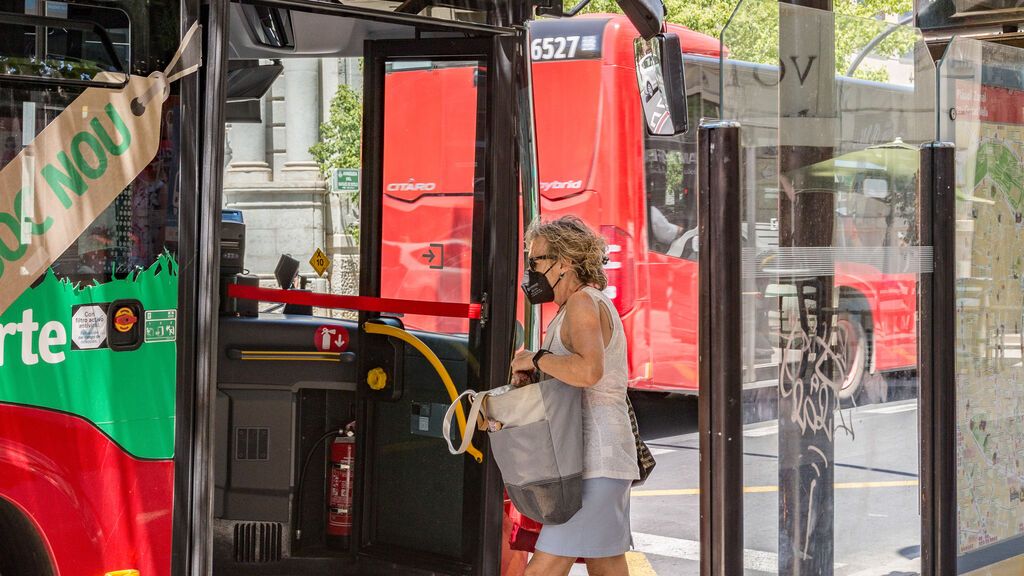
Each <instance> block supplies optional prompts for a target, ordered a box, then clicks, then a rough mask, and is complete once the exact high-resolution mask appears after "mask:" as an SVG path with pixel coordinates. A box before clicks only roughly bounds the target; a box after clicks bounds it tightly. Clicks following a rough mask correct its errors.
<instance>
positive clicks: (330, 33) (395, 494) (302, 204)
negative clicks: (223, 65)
mask: <svg viewBox="0 0 1024 576" xmlns="http://www.w3.org/2000/svg"><path fill="white" fill-rule="evenodd" d="M428 12H429V10H428ZM444 12H445V13H446V14H449V15H453V16H455V20H452V21H442V20H439V19H437V18H426V17H421V16H410V15H406V14H390V15H389V14H378V13H374V14H372V15H369V14H368V13H367V11H361V10H354V9H348V8H344V7H342V6H340V5H339V6H332V7H326V8H325V7H323V5H314V4H306V3H300V2H289V3H287V4H277V3H267V4H260V5H249V4H244V3H243V4H238V3H231V4H230V5H229V8H228V15H227V16H228V19H229V22H230V33H229V34H228V59H227V71H226V72H227V73H226V88H225V92H226V96H225V100H226V108H225V110H226V113H225V114H226V117H225V124H226V125H227V130H226V144H227V150H229V154H230V157H229V158H226V159H225V162H224V166H223V168H224V170H225V171H224V183H223V201H222V206H223V207H224V209H225V211H224V218H223V222H222V229H221V241H220V244H219V246H220V258H221V275H220V280H221V283H222V301H221V307H220V311H221V313H220V317H219V322H218V329H217V339H216V344H215V347H214V352H213V353H214V354H215V357H216V383H215V390H213V391H212V393H211V397H212V398H211V399H212V404H213V408H212V411H211V412H212V414H211V416H210V417H211V425H212V428H213V430H212V437H213V440H212V450H211V451H212V455H211V457H210V459H209V462H210V466H211V468H212V476H213V480H214V482H213V486H214V490H213V495H212V500H213V502H212V509H213V512H212V522H211V524H210V526H211V531H212V541H213V551H212V564H213V573H214V574H217V575H225V576H227V575H233V574H296V573H302V574H332V575H334V574H403V575H406V574H480V575H485V574H498V573H499V570H500V555H501V549H500V541H501V538H500V537H501V528H502V525H501V518H502V512H501V510H502V508H501V507H502V491H501V480H500V475H499V474H498V472H497V469H496V467H495V466H494V464H493V462H492V461H491V460H490V459H489V458H486V457H485V455H486V447H485V446H482V445H478V446H477V447H476V448H477V449H476V450H474V451H473V453H471V454H466V455H463V456H452V455H450V454H449V453H448V449H447V447H446V445H445V443H444V441H443V440H442V439H441V416H442V415H443V413H444V410H445V409H446V408H447V406H448V405H449V404H450V403H451V399H452V396H453V394H454V393H456V391H458V392H461V391H462V390H465V389H466V388H473V389H483V388H487V387H490V386H491V385H492V383H493V382H500V383H503V381H504V380H505V379H506V378H507V376H506V375H507V370H508V364H507V363H508V361H509V358H510V353H511V347H512V334H513V322H514V307H513V306H506V307H503V308H493V309H492V308H490V307H489V306H488V303H489V302H513V301H514V300H513V299H514V297H515V293H514V289H515V286H516V278H517V275H518V261H519V258H518V255H519V250H518V246H517V245H516V238H517V226H518V220H517V219H515V218H511V219H510V218H507V217H505V218H500V217H498V215H499V214H506V215H507V214H515V213H516V211H517V209H518V200H517V197H518V186H519V184H518V178H519V174H518V171H517V169H516V162H515V159H516V157H517V155H518V152H517V149H516V135H515V130H516V125H515V118H516V114H517V109H516V106H517V103H516V99H515V96H516V95H517V94H520V93H522V92H521V90H522V89H523V88H522V86H521V85H519V84H517V79H516V75H515V73H516V68H515V67H516V65H517V62H521V61H522V48H521V46H522V45H523V43H522V38H521V37H520V36H519V33H518V32H516V31H515V30H513V29H511V28H504V27H501V26H484V25H480V24H475V23H472V20H479V19H480V18H477V17H475V16H473V15H472V14H470V13H468V12H467V13H459V11H458V10H454V9H445V10H444ZM476 16H479V14H477V15H476ZM466 19H468V20H469V21H467V20H466ZM442 70H444V71H450V72H452V74H449V75H448V76H447V77H448V78H449V79H450V82H453V83H458V84H460V90H458V91H457V93H458V94H459V96H460V98H450V99H448V100H444V99H442V101H441V105H440V107H439V109H437V110H435V109H431V110H429V111H423V113H422V114H410V115H407V116H403V115H400V114H398V113H397V112H396V110H397V109H398V108H399V104H401V109H402V110H409V109H413V110H414V109H415V106H413V107H410V106H409V105H408V102H409V101H410V100H413V101H415V100H416V99H417V98H418V96H419V95H420V94H419V93H418V90H419V91H422V89H423V86H425V85H426V83H428V82H430V81H431V79H432V78H433V77H435V76H436V75H437V74H438V73H439V72H440V71H442ZM359 77H361V79H362V80H361V86H359V87H358V88H353V87H352V84H356V85H358V83H359V82H358V79H359ZM353 78H355V80H354V81H353ZM463 88H464V89H463ZM449 93H451V94H455V93H456V91H455V90H449ZM360 95H361V96H360ZM393 123H399V125H400V126H399V130H406V131H408V132H413V133H416V134H419V135H420V139H419V141H417V142H415V144H414V145H412V146H403V147H402V148H400V149H395V147H396V146H399V145H400V144H403V145H404V144H405V143H404V142H402V143H400V142H397V141H396V139H394V138H391V137H390V136H389V134H392V133H394V132H395V128H394V126H392V124H393ZM353 132H354V137H353ZM455 133H458V134H464V135H468V137H467V138H455V137H453V134H455ZM360 142H361V144H360ZM456 146H463V147H464V148H465V149H462V150H455V149H453V148H454V147H456ZM353 148H354V151H353ZM346 154H347V155H346ZM422 157H428V158H430V159H432V160H433V163H434V166H435V167H436V171H435V173H434V174H432V175H431V176H430V178H427V179H414V178H412V177H411V174H408V172H409V168H408V167H409V165H411V164H412V163H413V162H414V161H415V162H419V161H420V160H421V159H422ZM455 159H458V161H456V160H455ZM462 159H467V160H468V161H462ZM332 177H333V178H338V179H341V178H342V177H343V178H345V179H347V180H345V181H344V182H341V183H340V184H344V186H342V185H340V184H339V182H338V181H337V180H334V179H333V178H332ZM441 181H448V182H457V183H458V185H459V186H462V187H463V189H464V192H465V194H464V200H465V201H464V203H463V205H462V206H461V208H460V210H458V211H455V212H449V213H446V214H445V215H444V217H441V216H440V215H438V217H435V218H429V219H424V220H423V221H422V222H421V223H419V225H417V226H415V227H409V226H397V225H396V221H395V219H394V218H392V217H390V216H389V214H391V211H389V210H390V208H389V210H385V209H384V206H389V207H392V208H394V209H397V210H401V207H402V206H406V205H408V204H409V202H410V199H417V198H420V197H427V198H429V197H430V195H431V192H432V190H433V189H434V188H435V187H436V186H437V185H438V182H441ZM354 214H358V219H355V218H353V215H354ZM282 222H286V223H287V225H286V226H283V227H282V226H281V225H280V224H281V223H282ZM399 261H403V262H411V263H413V265H409V266H405V267H404V268H403V271H410V273H409V274H406V275H400V274H398V273H397V272H396V270H395V269H393V267H394V264H393V263H396V262H399ZM452 282H457V283H458V289H457V290H454V291H453V290H441V289H440V287H441V286H445V285H447V284H450V283H452ZM409 285H417V286H419V287H420V288H421V291H420V293H424V292H426V293H433V294H436V295H437V296H436V297H434V298H430V299H417V300H409V299H402V296H401V291H400V288H401V287H403V286H409ZM414 317H432V318H437V319H438V320H437V322H435V323H434V325H435V326H436V328H435V329H434V330H433V331H427V330H411V329H410V330H406V323H407V322H408V321H409V319H410V318H414Z"/></svg>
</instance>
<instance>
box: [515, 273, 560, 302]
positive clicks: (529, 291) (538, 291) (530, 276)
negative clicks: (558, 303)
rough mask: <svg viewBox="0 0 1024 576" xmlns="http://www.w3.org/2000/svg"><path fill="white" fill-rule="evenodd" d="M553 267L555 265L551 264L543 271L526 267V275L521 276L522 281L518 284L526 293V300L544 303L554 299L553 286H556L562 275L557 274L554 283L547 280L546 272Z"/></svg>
mask: <svg viewBox="0 0 1024 576" xmlns="http://www.w3.org/2000/svg"><path fill="white" fill-rule="evenodd" d="M554 267H555V265H554V264H552V265H551V266H549V267H548V269H547V270H545V271H544V272H543V273H541V272H538V271H536V270H530V269H529V268H527V270H526V277H525V278H523V283H522V284H521V285H520V287H521V288H522V289H523V293H525V294H526V301H527V302H529V303H530V304H546V303H548V302H554V301H555V286H558V283H559V282H561V281H562V277H561V276H559V277H558V280H555V284H554V285H552V284H551V282H548V277H547V273H548V272H550V271H551V269H552V268H554Z"/></svg>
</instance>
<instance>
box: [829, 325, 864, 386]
mask: <svg viewBox="0 0 1024 576" xmlns="http://www.w3.org/2000/svg"><path fill="white" fill-rule="evenodd" d="M835 330H836V353H837V354H838V355H839V356H840V357H841V358H842V359H843V360H844V362H843V363H844V364H845V367H846V370H845V371H844V373H843V380H842V382H840V383H839V401H840V402H844V403H849V402H854V401H855V400H856V398H857V394H858V393H860V391H861V388H862V385H863V383H864V373H865V372H866V371H867V359H868V337H867V332H866V331H865V330H864V326H863V325H861V323H860V320H859V319H858V318H857V317H856V316H855V315H852V314H840V316H839V318H838V319H837V320H836V326H835Z"/></svg>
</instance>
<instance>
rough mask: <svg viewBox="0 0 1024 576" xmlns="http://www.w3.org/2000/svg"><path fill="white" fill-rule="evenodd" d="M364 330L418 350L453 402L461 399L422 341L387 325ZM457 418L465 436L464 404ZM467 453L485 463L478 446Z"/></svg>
mask: <svg viewBox="0 0 1024 576" xmlns="http://www.w3.org/2000/svg"><path fill="white" fill-rule="evenodd" d="M363 330H365V331H366V333H367V334H382V335H384V336H390V337H391V338H398V339H399V340H401V341H402V342H405V343H406V344H408V345H410V346H412V347H413V348H415V349H416V350H418V351H419V353H420V354H422V355H423V357H424V358H426V359H427V361H428V362H430V365H431V366H433V367H434V370H435V371H436V372H437V375H438V376H440V377H441V381H442V382H444V387H445V388H447V389H448V396H450V397H451V399H452V402H455V400H456V399H457V398H458V397H459V391H458V390H456V389H455V382H454V381H452V377H451V375H449V374H448V370H447V369H445V367H444V364H441V359H440V358H438V357H437V354H434V351H433V350H431V349H430V348H429V347H428V346H427V345H426V344H424V343H423V341H422V340H420V339H419V338H417V337H415V336H413V335H412V334H410V333H408V332H406V331H405V330H402V329H401V328H396V327H394V326H388V325H387V324H377V323H376V322H366V323H364V324H363ZM455 417H456V419H457V420H458V421H459V432H461V433H462V435H463V436H465V435H466V414H465V413H464V412H463V411H462V404H459V405H458V406H456V407H455ZM466 452H467V453H469V454H470V455H471V456H473V459H474V460H476V461H477V462H483V461H484V455H483V454H482V453H481V452H480V451H479V450H477V449H476V446H473V442H472V441H470V443H469V448H467V449H466Z"/></svg>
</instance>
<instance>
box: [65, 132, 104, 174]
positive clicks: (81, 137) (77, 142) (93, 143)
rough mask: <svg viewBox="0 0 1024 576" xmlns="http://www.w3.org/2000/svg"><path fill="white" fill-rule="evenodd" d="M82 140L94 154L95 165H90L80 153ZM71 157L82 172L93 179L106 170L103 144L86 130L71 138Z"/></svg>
mask: <svg viewBox="0 0 1024 576" xmlns="http://www.w3.org/2000/svg"><path fill="white" fill-rule="evenodd" d="M83 142H84V143H85V144H88V145H89V148H92V153H93V155H94V156H96V166H90V165H89V162H88V160H86V159H85V156H84V155H83V154H82V143H83ZM71 157H72V158H74V159H75V166H78V169H79V170H81V171H82V174H85V175H86V176H88V177H89V178H91V179H93V180H96V179H97V178H99V177H100V176H103V173H104V172H106V171H107V153H106V152H104V151H103V145H102V144H100V140H99V138H97V137H95V136H93V135H92V134H90V133H88V132H79V133H78V134H75V137H74V138H72V139H71Z"/></svg>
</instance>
